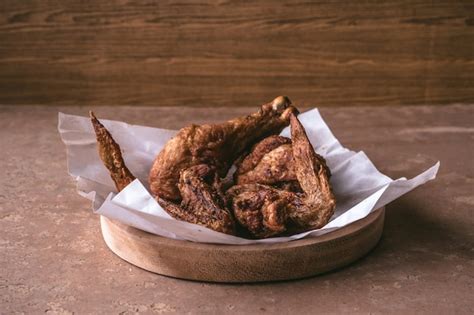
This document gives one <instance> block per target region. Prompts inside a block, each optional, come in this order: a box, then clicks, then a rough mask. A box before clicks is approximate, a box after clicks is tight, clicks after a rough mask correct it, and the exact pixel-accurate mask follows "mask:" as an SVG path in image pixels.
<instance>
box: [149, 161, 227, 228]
mask: <svg viewBox="0 0 474 315" xmlns="http://www.w3.org/2000/svg"><path fill="white" fill-rule="evenodd" d="M178 187H179V191H180V193H181V196H182V201H181V203H180V204H176V203H174V202H172V201H169V200H166V199H162V198H158V202H159V203H160V204H161V205H162V206H163V208H164V209H165V210H166V211H167V212H168V213H169V214H170V215H172V216H173V217H174V218H176V219H179V220H182V221H186V222H190V223H195V224H199V225H203V226H205V227H207V228H209V229H212V230H214V231H218V232H222V233H226V234H231V235H234V234H235V221H234V218H233V216H232V214H231V212H230V211H229V210H228V209H227V207H226V205H225V200H224V196H223V194H222V189H221V187H220V179H219V177H218V176H217V173H216V172H215V169H214V168H212V167H210V166H208V165H206V164H199V165H195V166H192V167H190V168H187V169H185V170H183V171H181V174H180V178H179V184H178Z"/></svg>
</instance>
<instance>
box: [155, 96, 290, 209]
mask: <svg viewBox="0 0 474 315" xmlns="http://www.w3.org/2000/svg"><path fill="white" fill-rule="evenodd" d="M291 113H296V109H295V108H294V107H293V106H291V102H290V100H289V99H288V98H287V97H283V96H279V97H277V98H275V99H274V100H273V101H272V102H270V103H268V104H265V105H262V107H261V108H260V110H259V111H258V112H257V113H254V114H252V115H248V116H245V117H240V118H236V119H233V120H229V121H227V122H224V123H221V124H204V125H200V126H198V125H191V126H188V127H185V128H183V129H181V130H180V131H179V132H178V134H177V135H176V136H175V137H173V138H172V139H171V140H170V141H168V143H167V144H166V145H165V147H164V148H163V150H162V151H161V152H160V153H159V154H158V156H157V157H156V159H155V162H154V163H153V166H152V169H151V171H150V176H149V183H150V189H151V192H152V194H153V195H154V196H155V197H159V198H162V199H167V200H170V201H180V200H181V198H182V196H181V194H180V190H179V187H178V182H179V174H180V172H181V171H182V170H185V169H187V168H189V167H191V166H194V165H198V164H207V165H209V166H212V167H214V168H215V169H216V171H217V174H218V175H219V176H220V177H224V176H225V174H226V173H227V171H228V170H229V168H230V166H231V165H232V163H233V162H234V160H235V159H236V158H237V157H239V156H240V155H241V154H242V153H243V152H244V151H245V150H248V148H250V147H251V146H252V145H253V144H255V143H256V142H258V141H260V140H261V139H263V138H265V137H268V136H270V135H274V134H278V133H279V132H280V131H281V130H282V129H283V128H284V127H285V126H287V125H288V123H289V118H290V114H291Z"/></svg>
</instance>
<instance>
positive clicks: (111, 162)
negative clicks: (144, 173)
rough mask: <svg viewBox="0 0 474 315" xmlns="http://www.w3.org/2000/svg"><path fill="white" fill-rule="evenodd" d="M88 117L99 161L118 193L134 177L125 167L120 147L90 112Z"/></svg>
mask: <svg viewBox="0 0 474 315" xmlns="http://www.w3.org/2000/svg"><path fill="white" fill-rule="evenodd" d="M89 116H90V118H91V123H92V126H93V127H94V131H95V134H96V138H97V148H98V150H99V156H100V159H101V160H102V162H103V163H104V165H105V167H106V168H107V169H108V170H109V172H110V177H112V180H113V181H114V183H115V187H116V188H117V190H118V191H121V190H122V189H124V188H125V187H126V186H127V185H128V184H130V183H131V182H133V181H134V180H135V176H133V174H132V173H131V172H130V170H129V169H128V168H127V166H126V165H125V161H124V160H123V157H122V152H121V150H120V146H119V145H118V144H117V143H116V142H115V140H114V139H113V138H112V135H111V134H110V132H109V131H108V130H107V129H106V128H105V127H104V126H103V125H102V124H101V123H100V121H99V120H98V119H97V118H96V117H95V115H94V113H93V112H92V111H90V112H89Z"/></svg>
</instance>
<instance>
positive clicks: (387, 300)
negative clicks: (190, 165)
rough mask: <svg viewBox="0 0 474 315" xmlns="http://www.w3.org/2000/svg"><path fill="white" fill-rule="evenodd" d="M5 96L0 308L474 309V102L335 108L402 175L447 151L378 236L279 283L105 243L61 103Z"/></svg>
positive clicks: (151, 116)
mask: <svg viewBox="0 0 474 315" xmlns="http://www.w3.org/2000/svg"><path fill="white" fill-rule="evenodd" d="M89 109H91V108H89V107H87V108H85V107H36V106H0V130H1V131H0V132H1V137H0V148H1V151H2V154H0V169H1V171H2V176H1V177H0V313H1V314H11V313H22V312H23V313H26V314H31V313H34V314H39V313H48V314H55V313H57V314H70V313H75V314H87V313H100V314H134V313H143V314H154V313H156V314H164V313H176V314H183V313H186V314H188V313H190V314H199V313H211V314H224V313H225V314H251V313H262V314H265V313H267V314H276V313H278V314H305V313H316V312H318V313H403V314H407V313H429V314H432V313H445V314H446V313H454V312H456V313H460V314H472V313H473V312H474V298H473V296H474V228H473V223H474V215H473V213H474V162H473V160H474V106H468V105H451V106H443V107H440V106H418V107H398V108H389V107H381V108H375V107H373V108H368V107H363V108H327V109H326V108H322V109H321V113H322V115H323V117H324V118H325V119H326V121H327V122H328V124H329V126H330V127H331V129H332V130H333V132H334V133H335V135H336V136H337V137H338V138H339V140H340V141H341V142H342V143H343V144H344V145H345V146H347V147H349V148H351V149H353V150H356V151H358V150H363V151H365V152H366V153H367V155H368V156H369V157H370V158H371V159H372V160H373V161H374V163H375V165H376V166H377V167H378V168H379V169H380V170H381V171H382V172H383V173H385V174H387V175H389V176H390V177H392V178H397V177H401V176H406V177H412V176H414V175H416V174H418V173H420V172H421V171H422V170H425V169H426V168H428V167H429V166H431V165H433V164H434V163H435V162H436V161H438V160H440V161H441V168H440V172H439V174H438V178H437V179H436V180H434V181H432V182H429V183H427V184H426V185H424V186H422V187H420V188H418V189H416V190H415V191H413V192H411V193H409V194H407V195H405V196H404V197H402V198H400V199H398V200H396V201H395V202H393V203H391V204H389V205H388V206H387V211H386V223H385V224H386V225H385V230H384V233H383V236H382V239H381V241H380V243H379V244H378V246H377V247H376V248H375V249H374V250H373V251H372V252H371V253H369V255H367V256H366V257H365V258H363V259H361V260H359V261H358V262H356V263H354V264H352V265H350V266H348V267H346V268H343V269H341V270H338V271H335V272H331V273H328V274H325V275H322V276H318V277H313V278H308V279H303V280H298V281H288V282H277V283H265V284H246V285H236V284H233V285H229V284H212V283H200V282H191V281H185V280H178V279H172V278H167V277H163V276H159V275H156V274H152V273H150V272H147V271H144V270H141V269H139V268H136V267H134V266H132V265H130V264H128V263H126V262H125V261H123V260H121V259H120V258H118V257H117V256H115V255H114V254H113V253H111V252H110V251H109V250H108V249H107V247H106V246H105V244H104V242H103V240H102V236H101V233H100V227H99V218H98V216H97V215H95V214H93V213H92V211H91V209H90V208H91V207H90V202H89V201H88V200H86V199H84V198H82V197H80V196H79V195H78V194H77V193H76V191H75V182H74V180H73V179H72V178H70V177H69V176H68V174H67V172H66V156H65V147H64V145H63V144H62V143H61V141H60V139H59V135H58V132H57V129H56V126H57V112H58V111H63V112H65V113H74V114H83V115H86V114H87V111H88V110H89ZM92 109H94V110H95V112H96V114H97V115H98V117H100V118H107V119H118V120H124V121H127V122H129V123H134V124H143V125H150V126H159V127H164V128H175V129H176V128H179V127H182V126H184V125H186V124H188V123H190V122H195V123H201V122H204V121H220V120H223V119H227V118H230V117H233V116H235V115H237V114H244V113H248V112H250V111H253V110H254V108H238V109H225V108H212V109H211V108H209V109H205V108H204V109H203V108H201V109H195V108H176V109H174V108H150V107H146V108H145V107H118V108H117V107H113V108H112V107H96V108H94V107H92Z"/></svg>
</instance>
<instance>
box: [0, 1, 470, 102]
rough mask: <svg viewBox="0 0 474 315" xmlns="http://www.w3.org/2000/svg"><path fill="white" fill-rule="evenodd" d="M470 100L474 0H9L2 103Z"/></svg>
mask: <svg viewBox="0 0 474 315" xmlns="http://www.w3.org/2000/svg"><path fill="white" fill-rule="evenodd" d="M281 94H285V95H288V96H290V98H291V99H292V100H293V101H294V102H296V103H298V104H301V105H304V106H310V105H311V106H312V105H318V106H334V105H359V104H365V105H399V104H427V103H430V104H445V103H454V102H464V103H472V102H474V2H472V1H426V0H425V1H417V2H415V1H377V2H374V1H351V2H349V3H344V4H343V3H340V2H334V1H320V2H305V1H289V2H286V3H280V2H272V1H259V2H243V1H236V2H233V1H232V2H230V1H201V2H199V1H186V2H176V1H172V2H166V1H159V2H158V1H156V2H155V1H132V0H130V1H124V0H114V1H90V2H86V1H79V0H64V1H52V0H46V1H39V0H24V1H16V0H2V1H1V2H0V104H33V103H34V104H71V105H92V104H94V105H104V104H109V105H115V104H122V105H124V104H126V105H163V106H164V105H167V106H180V105H188V106H256V105H259V104H261V103H263V102H265V101H268V100H271V99H273V98H274V97H275V96H276V95H281Z"/></svg>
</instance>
